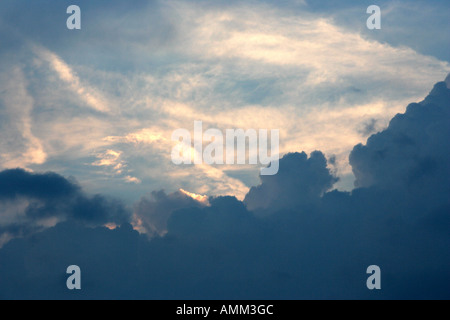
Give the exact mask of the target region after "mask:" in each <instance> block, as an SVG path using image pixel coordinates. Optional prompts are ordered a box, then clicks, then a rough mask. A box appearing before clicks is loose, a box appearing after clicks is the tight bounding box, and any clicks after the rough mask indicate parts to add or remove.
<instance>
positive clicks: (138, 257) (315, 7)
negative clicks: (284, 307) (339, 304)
mask: <svg viewBox="0 0 450 320" xmlns="http://www.w3.org/2000/svg"><path fill="white" fill-rule="evenodd" d="M75 2H76V3H75ZM72 4H77V5H78V6H79V7H80V8H81V30H68V29H67V27H66V20H67V18H68V16H69V15H68V14H67V13H66V9H67V7H68V6H69V5H72ZM372 4H374V1H372V0H371V1H358V2H355V1H339V2H336V1H328V0H325V1H308V0H292V1H287V0H286V1H270V0H265V1H237V0H232V1H230V0H228V1H221V0H219V1H206V0H195V1H171V0H169V1H150V0H135V1H134V2H133V6H130V5H129V4H128V3H127V2H126V1H119V0H111V1H103V0H98V1H85V0H78V1H74V2H72V1H65V0H64V1H58V2H55V1H45V0H36V1H24V0H14V1H12V0H3V1H2V2H1V3H0V137H1V139H0V299H10V298H13V299H14V298H30V299H32V298H36V297H43V298H64V299H65V298H80V297H81V298H93V299H102V298H119V299H130V298H150V299H158V298H159V299H172V298H176V299H192V298H193V299H196V298H203V299H208V298H213V299H214V298H225V299H229V298H232V299H233V298H237V299H258V298H261V299H305V298H306V299H310V298H319V299H340V298H351V299H359V298H375V299H376V298H389V299H399V298H411V299H418V298H436V297H437V298H447V299H448V298H449V296H448V295H449V293H448V292H450V290H448V289H449V283H450V273H449V268H448V266H450V257H449V254H448V248H449V244H450V243H449V241H450V238H449V236H448V235H449V234H448V230H449V229H448V227H450V225H449V222H450V219H449V217H448V213H449V209H450V204H449V200H448V194H449V191H450V190H449V187H450V181H449V179H450V175H449V174H450V172H449V170H450V167H449V165H448V164H449V161H448V160H450V159H449V158H450V154H449V150H450V148H449V145H448V144H449V142H448V136H449V133H450V132H449V128H450V124H449V119H450V118H449V110H450V77H449V76H448V75H449V74H450V22H449V19H448V16H450V4H449V3H448V1H438V0H432V1H381V0H380V1H377V3H376V4H377V5H379V6H380V8H381V17H382V27H381V30H369V29H368V28H367V26H366V21H367V19H368V17H369V15H368V14H367V13H366V10H367V7H368V6H369V5H372ZM194 121H203V125H204V128H205V129H206V128H217V129H219V130H223V131H225V130H226V129H238V128H239V129H256V130H257V129H268V130H276V129H278V130H280V157H281V158H282V159H281V161H280V171H279V172H278V174H277V175H275V176H261V177H260V176H259V172H260V171H259V169H260V166H258V165H215V166H211V165H190V166H176V165H175V164H173V163H172V161H171V152H172V148H173V147H174V141H172V139H171V136H172V133H173V132H174V131H175V130H177V129H180V128H185V129H187V130H188V131H192V132H193V130H194ZM71 248H78V249H77V250H72V249H71ZM71 261H72V262H71ZM73 261H75V262H76V261H79V262H77V263H78V264H79V265H80V267H81V269H82V270H83V279H86V280H83V281H85V282H86V289H83V290H82V291H81V292H80V293H74V292H67V289H66V288H65V281H62V280H61V279H63V280H64V277H65V268H66V267H67V266H68V265H70V264H73V263H74V262H73ZM371 264H379V265H380V266H381V267H382V270H386V271H385V272H386V273H385V278H386V280H385V281H386V289H384V290H382V292H378V293H374V292H371V291H368V290H367V288H365V278H367V277H366V274H365V268H367V267H368V266H369V265H371ZM110 265H114V266H115V267H114V268H110V267H109V266H110ZM61 270H62V271H61ZM361 270H362V272H361ZM111 277H113V278H114V279H118V280H117V282H114V281H111V280H110V279H111ZM417 279H419V280H420V281H419V280H417ZM418 282H420V283H418ZM361 283H362V284H363V285H361ZM149 287H152V288H153V289H152V290H149V289H148V288H149ZM193 288H195V289H193Z"/></svg>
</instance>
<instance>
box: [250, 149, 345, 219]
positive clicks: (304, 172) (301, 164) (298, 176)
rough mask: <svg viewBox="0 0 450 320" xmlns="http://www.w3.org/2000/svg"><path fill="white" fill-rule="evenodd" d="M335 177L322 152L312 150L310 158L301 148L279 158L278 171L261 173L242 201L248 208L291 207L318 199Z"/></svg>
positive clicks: (335, 180)
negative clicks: (257, 184) (300, 150)
mask: <svg viewBox="0 0 450 320" xmlns="http://www.w3.org/2000/svg"><path fill="white" fill-rule="evenodd" d="M293 178H295V180H294V179H293ZM337 180H338V179H336V178H335V177H333V176H332V175H331V173H330V170H329V169H328V168H327V160H326V158H325V156H324V155H323V154H322V153H321V152H313V153H312V154H311V156H310V158H308V156H307V155H306V153H304V152H303V153H301V154H299V153H295V154H288V155H286V156H284V158H283V159H281V161H280V171H279V173H278V174H277V175H275V176H262V177H261V182H262V183H261V185H260V186H258V187H253V188H252V189H251V190H250V192H249V193H248V194H247V196H246V198H245V204H246V205H247V207H248V208H249V209H250V210H257V209H266V210H270V211H271V212H274V211H277V210H281V209H292V208H295V207H297V206H299V205H306V204H307V203H310V202H315V201H317V200H318V199H319V198H320V197H321V196H322V195H323V194H324V193H325V192H326V191H328V190H330V189H331V188H332V187H333V185H334V184H335V183H336V182H337Z"/></svg>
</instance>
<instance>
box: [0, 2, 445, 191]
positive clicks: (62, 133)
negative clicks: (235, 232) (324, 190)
mask: <svg viewBox="0 0 450 320" xmlns="http://www.w3.org/2000/svg"><path fill="white" fill-rule="evenodd" d="M148 10H151V8H149V9H148ZM163 10H165V12H164V14H163V15H162V16H163V17H177V19H174V18H172V19H170V23H171V24H172V27H173V30H172V31H173V32H172V33H171V34H174V35H175V36H174V38H173V39H171V41H170V42H167V43H164V46H163V51H164V52H163V53H164V57H167V58H164V59H163V58H161V51H158V52H155V51H154V50H153V46H154V45H155V42H154V41H151V40H149V39H147V38H146V37H148V38H151V37H152V36H154V35H152V34H148V35H146V34H145V33H143V32H137V33H136V37H134V38H133V39H130V40H129V42H127V38H124V37H121V42H120V45H121V46H123V47H126V48H127V50H128V51H129V52H130V54H129V55H126V56H125V55H124V56H115V54H116V53H115V52H111V50H109V53H108V55H109V56H108V58H111V60H114V59H117V60H124V61H127V62H129V61H130V59H131V58H130V57H132V59H136V61H138V62H139V63H142V66H141V67H142V68H141V67H140V68H137V69H138V70H139V71H135V70H130V71H128V70H127V71H117V69H116V68H115V66H114V67H111V69H110V70H108V68H105V66H104V64H102V67H100V66H97V65H96V63H97V64H99V65H100V64H101V62H102V60H104V56H103V55H102V56H98V57H96V58H97V60H96V59H95V57H94V59H90V64H89V65H83V64H82V63H81V62H79V64H77V65H71V64H70V63H68V62H67V61H65V60H64V59H63V54H59V53H57V52H51V51H50V50H48V49H45V48H42V47H41V46H40V45H36V46H34V47H33V51H32V52H33V59H29V61H31V62H27V64H26V65H27V67H28V68H30V69H32V70H33V72H31V73H26V75H22V76H20V77H19V76H17V75H16V76H15V77H13V79H19V78H21V77H22V78H21V79H20V80H21V81H22V82H24V80H25V79H24V78H25V77H27V80H28V81H30V83H32V84H33V86H34V88H38V89H35V90H34V91H33V92H32V93H27V94H21V95H20V96H21V97H28V98H23V99H28V100H27V101H19V100H11V101H10V102H9V103H10V105H11V107H9V108H8V110H13V109H14V108H16V109H17V110H21V113H20V114H21V116H20V117H19V118H20V119H21V120H20V121H21V123H24V125H23V127H21V129H20V132H21V134H22V135H23V136H24V137H25V140H26V141H28V142H27V143H28V144H27V145H28V148H27V150H28V153H24V155H25V156H23V155H20V156H19V155H18V153H11V152H10V153H9V158H8V159H9V160H8V161H9V162H8V163H10V164H11V163H17V165H22V164H24V165H26V163H34V164H36V165H37V164H42V166H39V165H37V166H36V169H39V168H48V169H53V168H55V167H56V168H57V171H58V172H60V173H65V172H69V173H70V174H71V173H72V171H71V169H72V168H71V167H70V166H73V164H74V163H79V164H80V167H79V168H77V171H76V173H77V178H78V179H80V180H81V182H82V183H83V181H89V183H91V184H93V185H95V184H97V186H104V187H107V188H112V187H111V183H110V179H112V177H114V178H117V179H118V183H117V186H116V188H121V187H123V185H122V184H121V183H125V184H127V186H128V187H129V185H131V186H132V185H135V184H139V183H140V184H141V187H142V188H147V190H146V191H148V189H160V188H166V189H168V191H169V192H170V191H175V190H178V189H179V188H180V187H182V188H183V189H185V190H190V191H191V192H194V193H196V194H208V195H218V194H235V195H237V196H238V197H239V198H242V197H243V196H244V195H245V193H246V192H247V191H248V186H247V185H246V184H245V183H243V182H242V181H240V180H238V179H236V178H233V177H230V176H229V175H227V173H226V172H229V170H230V169H231V170H230V171H233V169H235V168H230V167H211V166H206V165H203V166H191V167H176V166H174V165H172V163H171V160H170V153H171V150H172V147H173V142H172V141H171V139H170V138H171V134H172V132H173V131H174V130H175V129H178V128H186V129H188V130H192V127H193V121H194V120H202V121H203V122H204V124H205V126H209V127H213V128H218V129H221V130H226V129H229V128H242V129H250V128H253V129H281V151H282V153H286V152H290V151H303V150H304V151H307V152H311V151H314V150H316V149H318V150H322V151H324V152H325V153H326V154H327V155H329V156H331V155H336V156H337V166H338V172H339V173H340V174H348V173H349V172H350V168H349V166H348V161H347V157H348V154H349V152H350V150H351V148H352V147H353V146H354V145H355V144H357V143H359V142H363V141H364V140H365V139H366V138H367V136H365V135H364V134H363V133H362V132H363V130H361V128H362V126H364V124H366V123H369V122H370V121H372V120H377V129H381V128H382V127H383V126H386V125H387V123H388V121H389V119H390V118H392V116H393V115H395V114H396V113H398V112H401V111H403V110H404V108H405V107H406V105H407V104H408V103H409V102H412V101H414V100H416V101H417V100H420V99H421V98H423V97H425V95H426V94H427V91H428V90H429V88H431V86H432V85H433V84H434V83H435V82H437V81H439V80H442V79H443V78H444V77H445V75H446V74H447V73H448V72H450V66H449V64H448V63H447V62H442V61H439V60H437V59H436V58H433V57H429V56H424V55H421V54H418V53H417V52H415V51H414V50H412V49H411V48H407V47H392V46H389V45H388V44H385V43H378V42H376V41H373V40H367V39H365V38H364V37H362V36H361V35H360V34H358V33H357V32H351V31H349V30H344V29H343V28H340V27H339V26H336V25H335V24H334V23H333V22H332V21H331V20H328V19H325V18H323V17H319V16H314V15H312V14H308V13H306V12H305V13H302V14H301V15H299V16H295V15H293V14H292V13H290V12H287V11H283V10H281V9H274V8H272V7H269V6H268V5H255V4H253V5H252V6H251V7H250V6H248V5H245V4H242V5H239V6H235V7H233V8H231V7H222V8H220V10H219V9H218V8H215V7H214V6H210V7H201V6H199V5H197V4H193V3H188V2H184V1H171V2H170V3H169V4H167V5H166V6H164V9H163ZM145 16H146V15H145V12H140V13H139V15H137V17H138V18H139V19H144V17H145ZM99 19H101V17H100V18H99ZM138 22H142V23H148V21H144V20H142V21H141V20H139V21H136V23H135V24H133V25H132V26H129V25H123V26H122V28H124V29H126V30H121V31H120V32H124V34H134V31H136V30H135V29H136V28H138V26H139V23H138ZM99 23H100V24H101V25H104V24H105V21H100V22H99ZM145 25H146V26H148V24H145ZM107 30H108V29H107V28H102V29H101V32H102V34H101V37H103V38H105V39H114V37H115V34H108V33H107ZM91 32H94V34H95V30H92V31H91ZM105 32H106V33H105ZM95 35H96V36H100V35H98V34H95ZM87 39H98V37H97V38H96V37H93V38H87ZM79 45H86V46H98V47H99V52H102V50H100V49H101V48H102V47H101V46H102V45H104V43H103V42H100V43H98V44H97V43H89V44H82V43H79ZM86 48H87V47H86ZM161 50H162V49H161ZM84 51H86V50H81V49H80V50H79V52H80V55H83V52H84ZM102 54H104V53H102ZM117 54H123V51H122V50H118V53H117ZM92 55H94V53H92ZM86 59H87V58H86V57H85V58H84V60H83V59H80V61H86ZM72 60H73V59H72ZM133 61H134V60H133ZM155 61H158V63H156V62H155ZM155 64H156V65H157V67H147V65H155ZM21 72H22V74H23V73H24V71H23V70H21V71H20V68H19V71H17V74H20V73H21ZM8 78H9V75H6V74H5V75H3V77H2V79H3V80H2V83H3V82H6V80H7V79H8ZM16 82H17V81H16ZM16 82H14V81H13V82H12V83H16ZM19 82H20V81H19ZM21 88H25V87H23V86H22V87H21ZM21 90H22V89H21ZM24 90H25V89H24ZM3 97H5V96H3ZM33 100H34V101H36V102H37V103H36V106H35V107H34V109H33V110H34V111H35V115H34V117H33V118H32V117H30V115H29V114H30V110H31V109H32V108H33V106H32V105H33ZM19 105H26V106H27V107H25V108H22V109H19V108H17V106H19ZM80 106H88V107H89V108H80ZM22 111H23V112H22ZM93 111H94V112H93ZM24 115H26V116H24ZM0 130H2V134H3V132H4V131H3V129H2V128H0ZM3 150H8V151H9V150H12V149H11V147H9V146H5V147H4V148H3ZM44 150H45V152H44ZM93 157H94V158H95V159H93ZM5 159H6V158H5ZM45 159H51V160H53V163H52V167H45V163H44V160H45ZM67 159H70V160H71V161H70V164H67V163H68V162H67ZM6 162H7V161H6ZM6 162H5V163H6ZM85 164H89V165H85ZM246 168H247V167H246ZM249 170H250V171H252V170H253V171H254V172H255V174H256V172H257V168H252V169H249ZM99 188H100V187H99Z"/></svg>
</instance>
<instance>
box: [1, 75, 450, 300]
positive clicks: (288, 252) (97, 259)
mask: <svg viewBox="0 0 450 320" xmlns="http://www.w3.org/2000/svg"><path fill="white" fill-rule="evenodd" d="M449 94H450V89H448V88H447V87H446V85H445V83H443V82H441V83H438V84H437V85H436V86H435V88H434V89H433V91H432V92H431V93H430V95H429V96H428V97H427V98H426V99H425V100H424V101H423V102H421V103H418V104H412V105H410V106H409V107H408V108H407V110H406V112H405V113H404V114H401V115H397V116H396V117H395V118H394V119H393V120H392V122H391V124H390V126H389V127H388V128H387V129H386V130H384V131H382V132H380V133H378V134H375V135H373V136H372V137H371V138H369V139H368V141H367V144H366V145H358V146H356V147H355V150H354V151H353V153H352V157H351V162H352V165H353V166H354V168H355V173H356V176H357V183H358V185H359V187H358V188H356V189H354V190H353V191H352V192H351V193H349V192H340V191H336V190H333V191H328V189H330V187H332V185H333V183H334V182H335V181H336V179H335V177H334V176H333V175H332V174H331V173H330V171H329V170H328V169H327V162H326V159H325V157H324V155H323V154H322V153H320V152H314V153H312V154H311V155H310V156H309V157H308V156H307V155H306V153H293V154H289V155H287V156H286V157H285V158H284V159H283V160H282V163H283V166H280V168H283V169H282V170H280V175H279V178H278V179H277V178H275V177H262V180H261V181H262V184H261V185H260V186H259V187H256V188H253V189H252V190H251V191H250V193H249V195H248V197H247V199H246V201H245V202H242V201H239V200H238V199H236V198H234V197H213V198H210V199H209V200H208V204H207V205H200V203H199V202H198V201H196V200H194V199H193V198H195V196H194V197H193V195H192V194H189V193H186V192H181V191H180V192H178V193H175V194H166V193H165V192H157V193H153V194H152V195H151V196H150V197H147V198H144V199H142V201H141V202H140V203H139V204H138V205H137V207H136V209H135V215H136V217H139V216H142V217H144V218H145V219H146V221H145V223H146V225H148V226H149V227H146V228H148V230H158V229H166V233H165V235H164V236H156V237H154V238H152V239H149V238H148V237H146V236H143V235H139V233H138V232H136V231H135V230H133V228H132V226H131V225H130V224H128V223H123V224H122V226H121V227H119V228H116V229H114V230H109V229H107V228H103V227H99V228H96V229H92V228H87V227H85V226H83V225H79V224H77V223H75V222H73V221H71V222H66V223H60V224H57V225H56V226H55V227H53V228H50V229H47V230H46V231H44V232H41V233H37V234H35V235H34V236H33V237H27V238H24V239H15V240H12V241H10V242H9V243H8V244H6V245H5V246H4V247H3V248H2V249H1V250H0V261H1V263H0V283H2V286H0V297H1V298H40V299H42V298H44V299H48V298H68V299H77V298H97V299H108V298H119V299H136V298H140V299H145V298H146V299H302V298H304V299H306V298H307V299H311V298H313V299H314V298H319V299H327V298H328V299H330V298H331V299H345V298H351V299H378V298H384V299H448V298H449V292H450V291H449V285H448V284H449V283H450V271H449V270H448V265H449V264H450V255H449V251H448V248H449V246H450V238H449V235H448V230H449V227H450V217H449V212H450V202H449V199H448V192H449V190H448V186H449V183H448V182H449V181H448V180H446V179H448V177H449V171H448V170H449V164H450V161H449V160H450V155H449V153H448V150H450V146H449V140H448V128H449V127H450V123H449V119H450V118H449V117H448V114H447V113H446V112H448V107H449V106H448V103H449V101H450V96H449ZM432 140H434V141H435V142H432ZM429 144H431V145H429ZM280 164H281V163H280ZM11 174H13V176H14V172H13V173H10V172H6V173H3V175H6V176H8V175H11ZM20 174H21V175H22V176H23V177H28V178H27V179H29V176H28V174H27V173H24V172H20ZM39 177H40V176H39ZM35 178H36V177H35ZM51 178H53V179H54V180H55V183H57V182H58V183H60V184H62V185H63V186H66V185H67V183H66V182H64V180H62V179H61V178H57V177H56V176H51ZM40 179H44V177H40ZM44 181H46V180H44ZM42 184H43V183H42V182H40V185H42ZM8 185H9V184H8ZM31 185H32V184H31ZM44 185H45V184H44ZM70 186H71V185H70V184H68V185H67V187H62V188H58V189H60V192H61V193H62V196H64V194H65V193H66V192H69V193H71V192H77V191H71V190H72V189H71V187H70ZM30 188H31V187H30ZM75 189H76V188H75ZM418 189H421V193H420V194H419V193H417V192H416V191H417V190H418ZM1 190H3V189H1ZM15 190H16V191H14V192H9V193H7V192H6V196H5V197H7V198H11V197H16V196H18V195H21V194H31V195H34V197H41V198H43V197H44V195H45V191H32V190H28V189H27V188H25V187H22V188H19V187H16V188H15ZM33 190H34V189H33ZM65 190H66V191H65ZM36 192H37V193H36ZM42 192H43V193H44V194H42ZM266 198H268V201H267V202H265V199H266ZM311 200H312V201H311ZM264 206H267V208H269V209H270V208H274V210H273V211H271V212H270V213H271V214H269V215H263V216H260V215H258V212H257V211H258V210H253V209H252V208H253V207H255V208H261V207H263V208H264ZM136 217H135V218H136ZM142 226H144V223H143V224H142ZM48 248H52V250H51V252H49V250H48ZM74 263H77V264H78V265H79V266H80V267H81V269H82V275H83V276H82V279H83V280H82V281H83V290H82V291H81V292H77V293H73V292H69V291H67V290H66V289H65V287H64V284H65V277H66V275H65V270H66V268H67V266H68V265H71V264H74ZM373 264H377V265H379V266H380V267H381V270H382V288H383V289H382V290H381V291H379V292H372V291H369V290H367V288H366V287H365V284H366V280H367V274H366V269H367V267H368V266H370V265H373ZM43 279H45V280H43Z"/></svg>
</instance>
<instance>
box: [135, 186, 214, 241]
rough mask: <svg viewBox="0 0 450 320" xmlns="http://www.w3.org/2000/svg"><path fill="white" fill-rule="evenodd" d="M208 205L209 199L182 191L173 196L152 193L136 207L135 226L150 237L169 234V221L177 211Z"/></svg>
mask: <svg viewBox="0 0 450 320" xmlns="http://www.w3.org/2000/svg"><path fill="white" fill-rule="evenodd" d="M205 205H208V202H207V198H206V197H202V196H199V195H194V194H192V193H189V192H186V191H184V190H180V191H177V192H174V193H171V194H166V193H165V192H164V191H159V192H152V193H151V195H150V197H143V198H142V199H141V200H140V201H139V202H138V203H137V204H136V206H135V211H134V219H135V226H136V227H137V228H138V229H139V230H140V231H141V232H143V233H146V234H147V235H149V236H154V235H161V236H162V235H164V234H166V233H167V221H168V220H169V217H170V216H171V215H172V214H173V213H174V212H175V211H177V210H180V209H183V208H201V207H204V206H205Z"/></svg>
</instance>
